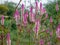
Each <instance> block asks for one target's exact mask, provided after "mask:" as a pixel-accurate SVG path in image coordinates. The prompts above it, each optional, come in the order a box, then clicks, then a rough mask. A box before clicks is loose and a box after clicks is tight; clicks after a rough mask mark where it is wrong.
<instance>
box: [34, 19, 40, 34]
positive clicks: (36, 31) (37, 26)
mask: <svg viewBox="0 0 60 45" xmlns="http://www.w3.org/2000/svg"><path fill="white" fill-rule="evenodd" d="M39 29H40V22H39V19H37V20H36V21H35V27H34V32H35V33H36V34H37V35H38V31H39Z"/></svg>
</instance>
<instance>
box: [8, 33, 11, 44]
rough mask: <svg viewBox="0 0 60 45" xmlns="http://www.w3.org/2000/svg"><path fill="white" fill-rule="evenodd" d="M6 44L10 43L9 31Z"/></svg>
mask: <svg viewBox="0 0 60 45" xmlns="http://www.w3.org/2000/svg"><path fill="white" fill-rule="evenodd" d="M7 45H11V40H10V33H8V34H7Z"/></svg>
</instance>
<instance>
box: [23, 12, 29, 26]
mask: <svg viewBox="0 0 60 45" xmlns="http://www.w3.org/2000/svg"><path fill="white" fill-rule="evenodd" d="M27 18H28V12H26V13H25V14H24V15H23V23H24V26H26V25H27V23H28V22H27Z"/></svg>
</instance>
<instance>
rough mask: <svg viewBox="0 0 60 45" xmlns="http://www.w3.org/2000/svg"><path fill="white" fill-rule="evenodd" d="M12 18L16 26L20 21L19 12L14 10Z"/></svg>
mask: <svg viewBox="0 0 60 45" xmlns="http://www.w3.org/2000/svg"><path fill="white" fill-rule="evenodd" d="M14 18H15V21H16V24H18V23H19V20H20V15H19V11H18V10H16V12H15V14H14Z"/></svg>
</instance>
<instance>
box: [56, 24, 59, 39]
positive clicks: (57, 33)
mask: <svg viewBox="0 0 60 45" xmlns="http://www.w3.org/2000/svg"><path fill="white" fill-rule="evenodd" d="M56 36H57V38H59V39H60V24H59V25H58V26H57V30H56Z"/></svg>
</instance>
